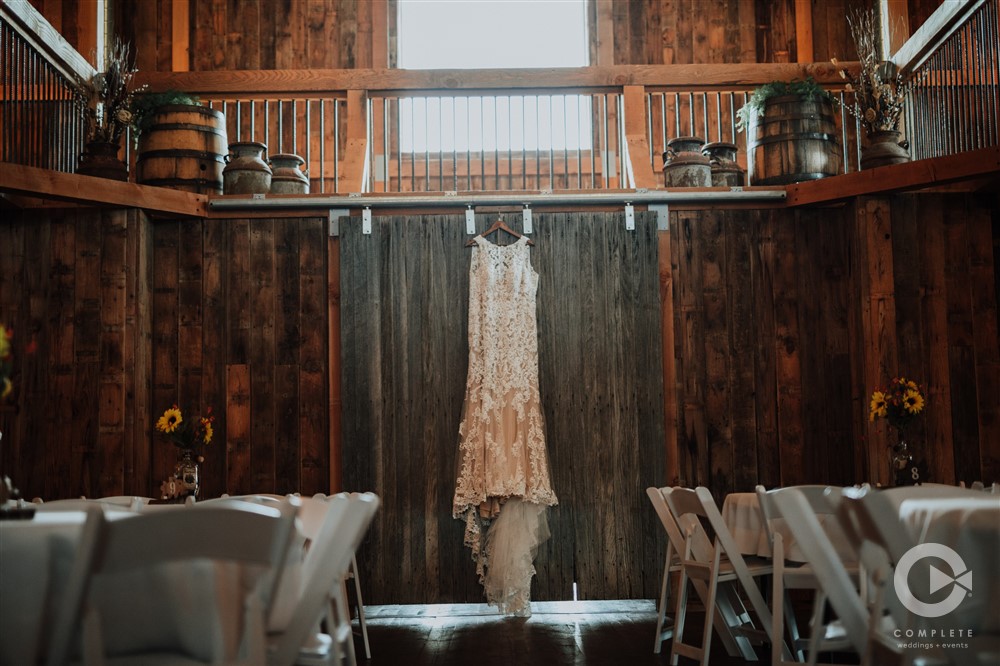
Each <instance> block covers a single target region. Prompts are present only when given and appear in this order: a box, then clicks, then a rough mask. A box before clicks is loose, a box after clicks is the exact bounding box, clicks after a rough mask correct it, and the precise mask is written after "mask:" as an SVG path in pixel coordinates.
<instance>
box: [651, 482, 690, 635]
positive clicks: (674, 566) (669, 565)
mask: <svg viewBox="0 0 1000 666" xmlns="http://www.w3.org/2000/svg"><path fill="white" fill-rule="evenodd" d="M646 495H648V496H649V501H650V502H652V504H653V509H654V510H655V511H656V515H657V516H658V517H659V519H660V523H662V525H663V529H664V530H666V532H667V552H666V555H665V556H664V558H663V580H662V581H661V582H660V601H659V603H658V604H657V605H656V634H655V635H654V641H653V654H660V648H661V647H662V645H663V641H666V640H670V639H671V638H672V637H673V635H674V627H673V620H672V619H671V618H670V617H668V616H667V604H668V603H669V599H670V576H671V575H673V574H674V573H677V572H679V571H680V570H681V565H680V561H679V559H678V558H677V557H674V553H675V550H674V549H675V548H677V547H678V546H680V549H679V551H677V552H678V556H679V553H681V552H683V546H682V545H681V544H683V542H684V537H683V536H682V535H681V531H680V528H679V527H677V523H676V522H675V521H674V517H673V516H671V515H670V509H669V508H668V507H667V502H666V500H665V499H663V493H662V492H661V491H660V489H659V488H654V487H649V488H646ZM667 624H669V625H670V626H668V627H666V628H664V625H667Z"/></svg>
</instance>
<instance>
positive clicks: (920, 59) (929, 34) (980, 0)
mask: <svg viewBox="0 0 1000 666" xmlns="http://www.w3.org/2000/svg"><path fill="white" fill-rule="evenodd" d="M984 3H985V0H969V1H968V2H942V3H941V5H940V6H939V7H938V8H937V9H936V10H934V13H933V14H931V15H930V17H928V19H927V20H926V21H924V24H923V25H922V26H920V27H919V28H918V29H917V31H916V32H915V33H913V36H912V37H910V38H909V39H908V40H906V43H905V44H903V45H902V47H901V48H900V49H899V50H898V51H896V52H895V54H893V56H892V61H893V62H894V63H896V65H897V66H898V67H899V68H900V69H901V70H903V71H904V72H912V71H913V70H915V69H917V68H918V67H920V65H922V64H923V63H924V61H925V60H927V58H929V57H930V56H931V54H932V53H934V51H935V50H937V48H938V47H939V46H941V44H943V43H944V41H945V40H946V39H948V37H950V36H951V34H952V33H953V32H954V31H955V28H956V27H957V26H960V25H962V24H963V23H965V21H966V20H967V19H968V17H970V16H972V14H973V13H974V12H976V11H977V10H978V9H979V8H980V7H981V6H982V5H983V4H984Z"/></svg>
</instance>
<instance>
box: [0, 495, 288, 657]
mask: <svg viewBox="0 0 1000 666" xmlns="http://www.w3.org/2000/svg"><path fill="white" fill-rule="evenodd" d="M176 510H184V509H183V507H178V508H177V509H176ZM134 515H137V514H130V513H127V512H120V513H119V512H115V513H114V515H113V518H114V519H127V518H128V517H130V516H134ZM83 520H84V514H83V513H82V512H79V511H72V512H61V511H60V512H56V511H45V512H41V511H40V512H37V513H36V514H35V518H34V519H33V520H30V521H3V522H0V627H2V630H0V631H2V633H0V664H3V665H7V664H10V665H12V666H22V665H24V664H31V663H34V661H35V658H36V651H37V648H38V646H39V644H40V643H42V644H44V635H43V634H44V631H45V627H47V626H48V624H49V623H50V622H51V620H52V618H51V617H46V616H45V609H46V608H47V607H52V605H53V604H52V602H53V601H57V600H58V598H59V595H60V594H61V592H62V588H63V586H64V584H65V582H66V580H67V578H68V576H69V571H70V567H71V565H72V560H73V556H74V553H75V550H76V546H77V543H78V542H79V539H80V535H81V532H82V528H83ZM302 543H303V541H302V540H301V539H300V540H299V541H298V542H297V543H296V544H293V547H294V548H299V549H301V545H302ZM299 552H301V551H299ZM252 573H253V572H248V571H247V570H246V569H245V568H242V567H237V566H220V565H216V564H213V563H211V562H208V561H204V562H195V563H178V564H170V565H167V566H165V567H162V568H161V569H160V570H158V571H157V572H155V573H153V574H150V573H137V574H127V575H119V576H115V577H114V579H107V580H95V581H94V584H93V586H92V587H93V589H92V595H93V596H92V597H91V598H92V600H93V602H94V603H95V604H97V606H98V607H99V608H100V611H101V619H102V627H103V629H104V635H105V645H106V647H107V649H108V651H109V652H113V653H124V652H129V651H134V650H137V649H142V648H144V647H148V646H162V645H172V646H181V647H182V648H183V649H184V650H185V651H187V652H188V653H190V654H191V655H192V656H195V657H197V658H200V659H204V660H208V661H221V660H225V659H227V658H231V657H232V656H233V655H235V654H236V653H237V650H238V641H239V636H240V634H241V629H242V622H243V606H242V599H243V595H244V591H245V590H246V589H248V588H249V587H250V586H251V585H252V583H251V582H250V580H251V578H253V576H252ZM299 573H300V567H298V566H294V567H293V570H292V571H291V572H290V574H288V573H286V576H288V578H287V580H286V583H287V586H286V585H283V592H282V593H281V594H280V595H279V601H278V602H277V603H278V608H276V609H275V619H278V621H277V622H273V623H272V628H274V626H279V627H283V626H284V625H285V624H287V622H288V619H289V618H290V617H291V613H292V611H293V610H294V604H295V601H296V598H297V592H298V586H299ZM216 629H217V630H218V634H216ZM218 637H221V639H220V638H218Z"/></svg>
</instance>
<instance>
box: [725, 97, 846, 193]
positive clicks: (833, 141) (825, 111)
mask: <svg viewBox="0 0 1000 666" xmlns="http://www.w3.org/2000/svg"><path fill="white" fill-rule="evenodd" d="M736 127H737V129H739V130H740V131H744V130H745V131H746V132H747V166H748V169H747V171H748V176H749V179H750V184H751V185H786V184H789V183H797V182H799V181H803V180H812V179H815V178H824V177H826V176H833V175H836V174H837V173H839V172H840V155H841V151H840V145H839V141H838V135H837V128H836V121H835V119H834V113H833V96H832V95H831V94H830V93H829V92H828V91H826V90H824V89H823V88H822V86H820V85H819V84H818V83H816V81H815V80H813V79H812V78H807V79H804V80H798V79H797V80H794V81H788V82H786V81H772V82H771V83H766V84H764V85H762V86H760V87H758V88H757V89H756V90H754V92H753V94H752V95H751V96H750V99H749V100H748V101H747V103H746V104H745V105H744V106H743V108H741V109H740V110H739V111H738V112H737V122H736Z"/></svg>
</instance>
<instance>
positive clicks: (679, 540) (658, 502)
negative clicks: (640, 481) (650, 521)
mask: <svg viewBox="0 0 1000 666" xmlns="http://www.w3.org/2000/svg"><path fill="white" fill-rule="evenodd" d="M669 491H670V488H653V487H649V488H646V495H647V496H648V497H649V501H650V502H652V504H653V510H654V511H656V515H657V516H658V517H659V519H660V522H661V523H662V524H663V529H665V530H666V531H667V539H668V540H669V541H670V547H671V548H672V549H673V551H674V552H675V553H677V554H678V555H680V554H683V553H684V535H683V534H682V533H681V528H680V526H679V525H678V524H677V521H676V520H674V517H673V515H672V514H671V513H670V508H669V507H668V506H667V500H666V497H665V496H664V494H665V493H668V492H669Z"/></svg>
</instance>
